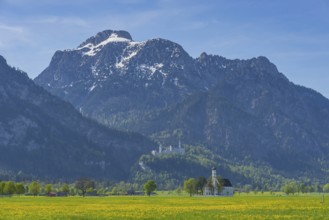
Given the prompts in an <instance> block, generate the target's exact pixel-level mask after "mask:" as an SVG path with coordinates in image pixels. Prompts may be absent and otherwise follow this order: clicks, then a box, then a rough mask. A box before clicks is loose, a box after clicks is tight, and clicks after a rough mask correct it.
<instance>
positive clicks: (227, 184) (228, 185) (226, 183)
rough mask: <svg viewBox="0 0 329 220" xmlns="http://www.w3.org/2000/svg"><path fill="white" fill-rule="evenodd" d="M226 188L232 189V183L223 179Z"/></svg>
mask: <svg viewBox="0 0 329 220" xmlns="http://www.w3.org/2000/svg"><path fill="white" fill-rule="evenodd" d="M223 183H224V186H226V187H232V186H233V185H232V183H231V181H230V180H229V179H223Z"/></svg>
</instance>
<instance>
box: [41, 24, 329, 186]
mask: <svg viewBox="0 0 329 220" xmlns="http://www.w3.org/2000/svg"><path fill="white" fill-rule="evenodd" d="M35 82H36V83H37V84H39V85H41V86H42V87H44V88H45V89H46V90H48V91H50V92H51V93H53V94H55V95H57V96H59V97H61V98H63V99H64V100H66V101H68V102H70V103H72V104H73V105H74V106H75V108H76V109H78V110H79V111H80V112H81V113H82V114H84V115H86V116H88V117H91V118H93V119H95V120H97V121H99V122H100V123H103V124H105V125H107V126H109V127H113V128H119V129H123V130H128V131H138V132H141V133H142V134H144V135H148V136H150V137H152V138H153V139H155V140H157V141H159V142H160V143H163V144H168V145H169V144H172V143H174V142H176V141H177V140H178V139H181V140H182V142H183V143H185V144H186V145H193V146H196V145H201V146H203V148H204V149H207V150H210V151H211V152H212V153H213V154H214V155H216V156H218V157H219V158H222V159H218V160H217V159H216V160H215V159H214V160H213V162H214V163H217V164H218V163H220V164H223V163H225V164H226V165H225V167H226V168H225V169H226V171H229V170H230V172H231V173H236V174H239V175H240V174H241V175H244V176H245V177H247V178H250V177H248V174H246V172H244V171H243V169H242V171H241V169H240V168H241V167H243V166H245V167H246V166H251V165H252V166H253V167H257V168H259V169H260V170H262V171H261V172H260V173H262V174H260V175H261V176H260V177H259V176H258V177H257V176H256V177H252V178H254V179H257V178H263V177H264V176H266V173H268V169H271V172H273V176H275V175H276V176H280V177H282V178H296V179H308V178H313V179H316V180H317V181H320V182H323V181H325V179H324V176H328V170H329V169H328V168H329V164H328V162H327V161H328V156H327V155H328V152H329V133H328V131H329V101H328V99H326V98H325V97H323V96H322V95H321V94H319V93H317V92H316V91H313V90H311V89H307V88H305V87H302V86H298V85H295V84H293V83H292V82H290V81H289V80H288V79H287V78H286V77H285V76H284V75H283V74H282V73H280V72H279V71H278V70H277V68H276V66H275V65H274V64H273V63H271V62H270V61H269V60H268V59H267V58H266V57H257V58H252V59H248V60H238V59H236V60H230V59H226V58H224V57H221V56H217V55H208V54H206V53H202V54H201V55H200V57H198V58H196V59H194V58H192V57H191V56H189V55H188V53H187V52H186V51H185V50H184V49H183V48H182V47H181V46H180V45H178V44H176V43H174V42H171V41H168V40H164V39H152V40H147V41H144V42H135V41H133V40H132V37H131V36H130V34H129V33H128V32H125V31H111V30H108V31H103V32H100V33H98V34H97V35H96V36H94V37H91V38H89V39H87V40H86V41H85V42H84V43H82V44H81V45H79V46H78V47H77V48H76V49H71V50H64V51H57V52H56V53H55V55H54V56H53V58H52V60H51V62H50V65H49V66H48V67H47V68H46V69H45V70H44V71H43V72H42V73H41V74H40V75H39V76H38V77H37V78H36V79H35ZM207 155H208V154H207ZM204 159H205V158H204ZM147 161H150V160H149V159H147ZM168 163H170V162H168ZM227 164H229V166H228V165H227ZM153 165H154V164H153ZM208 165H210V164H208ZM154 166H156V165H154ZM219 166H223V167H224V165H219ZM239 167H240V168H239ZM151 168H152V167H151ZM263 168H264V169H263ZM200 170H202V169H200ZM162 171H163V172H166V170H162ZM232 175H233V174H232ZM327 179H328V178H327Z"/></svg>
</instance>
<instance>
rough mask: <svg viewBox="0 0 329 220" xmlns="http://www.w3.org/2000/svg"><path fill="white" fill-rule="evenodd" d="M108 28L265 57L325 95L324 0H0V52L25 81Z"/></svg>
mask: <svg viewBox="0 0 329 220" xmlns="http://www.w3.org/2000/svg"><path fill="white" fill-rule="evenodd" d="M108 29H110V30H126V31H128V32H129V33H130V34H131V35H132V37H133V39H134V40H135V41H144V40H147V39H152V38H164V39H168V40H171V41H173V42H176V43H178V44H180V45H182V46H183V48H184V49H185V50H186V51H187V52H188V53H189V54H190V55H191V56H192V57H194V58H196V57H198V56H199V55H200V54H201V53H202V52H206V53H207V54H213V55H221V56H223V57H226V58H229V59H249V58H253V57H258V56H266V57H267V58H268V59H269V60H270V61H271V62H272V63H274V64H275V65H276V66H277V68H278V70H279V71H280V72H282V73H283V74H285V75H286V76H287V77H288V78H289V80H291V81H292V82H294V83H295V84H298V85H303V86H306V87H309V88H312V89H314V90H316V91H318V92H320V93H321V94H323V95H324V96H326V97H327V98H329V0H202V1H200V0H65V1H64V0H42V1H40V0H0V55H2V56H4V57H5V58H6V59H7V62H8V64H9V65H11V66H15V67H18V68H19V69H21V70H23V71H25V72H27V73H28V75H29V76H30V77H31V78H34V77H36V76H37V75H38V74H40V73H41V72H42V71H43V70H44V69H45V68H46V67H47V66H48V65H49V63H50V60H51V58H52V56H53V54H54V53H55V51H57V50H64V49H73V48H76V47H77V46H78V45H79V44H80V43H82V42H83V41H85V40H86V39H87V38H89V37H91V36H94V35H96V34H97V33H98V32H100V31H103V30H108Z"/></svg>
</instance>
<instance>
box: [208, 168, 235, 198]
mask: <svg viewBox="0 0 329 220" xmlns="http://www.w3.org/2000/svg"><path fill="white" fill-rule="evenodd" d="M220 184H222V185H223V189H222V191H220V192H219V190H218V185H220ZM233 194H234V187H233V186H232V184H231V182H230V180H229V179H222V180H221V183H219V181H218V178H217V174H216V168H215V167H213V168H212V171H211V178H210V181H209V182H208V183H207V185H206V187H205V190H204V195H206V196H233Z"/></svg>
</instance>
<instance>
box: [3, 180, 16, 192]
mask: <svg viewBox="0 0 329 220" xmlns="http://www.w3.org/2000/svg"><path fill="white" fill-rule="evenodd" d="M3 193H4V194H6V195H12V194H14V193H16V186H15V183H14V182H13V181H8V182H6V185H5V187H4V189H3Z"/></svg>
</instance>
